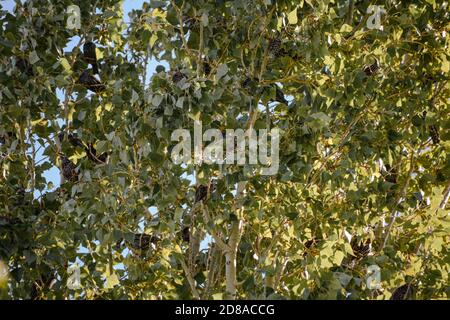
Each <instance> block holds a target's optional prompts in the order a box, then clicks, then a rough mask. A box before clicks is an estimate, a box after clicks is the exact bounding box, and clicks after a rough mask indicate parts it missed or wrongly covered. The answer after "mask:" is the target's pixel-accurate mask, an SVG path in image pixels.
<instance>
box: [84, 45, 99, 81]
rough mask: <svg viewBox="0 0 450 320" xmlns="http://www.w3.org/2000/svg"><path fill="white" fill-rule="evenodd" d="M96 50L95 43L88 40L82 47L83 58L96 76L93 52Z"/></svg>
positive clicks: (96, 65) (96, 68) (95, 58)
mask: <svg viewBox="0 0 450 320" xmlns="http://www.w3.org/2000/svg"><path fill="white" fill-rule="evenodd" d="M96 48H97V47H96V46H95V43H93V42H92V41H91V40H89V39H88V41H86V42H85V43H84V45H83V58H84V60H85V61H86V62H87V63H89V64H90V65H91V66H92V71H93V73H94V74H98V62H97V53H96V51H95V49H96Z"/></svg>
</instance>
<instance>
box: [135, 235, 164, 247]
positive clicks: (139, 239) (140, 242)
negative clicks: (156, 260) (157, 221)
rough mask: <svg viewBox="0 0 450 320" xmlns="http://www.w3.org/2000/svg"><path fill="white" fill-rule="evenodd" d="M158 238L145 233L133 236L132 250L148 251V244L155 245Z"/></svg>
mask: <svg viewBox="0 0 450 320" xmlns="http://www.w3.org/2000/svg"><path fill="white" fill-rule="evenodd" d="M158 241H159V238H158V237H156V236H151V235H148V234H145V233H137V234H135V235H134V241H133V248H134V249H139V250H148V248H150V244H151V243H153V244H156V243H157V242H158Z"/></svg>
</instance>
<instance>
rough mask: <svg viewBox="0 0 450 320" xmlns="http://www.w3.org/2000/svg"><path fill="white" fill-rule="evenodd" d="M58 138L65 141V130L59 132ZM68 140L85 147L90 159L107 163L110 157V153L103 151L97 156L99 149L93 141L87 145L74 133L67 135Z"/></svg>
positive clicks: (75, 145)
mask: <svg viewBox="0 0 450 320" xmlns="http://www.w3.org/2000/svg"><path fill="white" fill-rule="evenodd" d="M58 138H59V141H61V142H63V141H64V132H61V133H60V134H58ZM67 140H69V142H70V144H71V145H72V146H74V147H80V148H83V149H84V151H85V152H86V155H87V157H88V159H89V160H90V161H92V162H95V163H105V162H106V160H107V158H108V154H107V153H102V154H101V155H99V156H97V150H96V149H95V147H94V145H93V144H92V143H89V144H88V145H87V146H86V145H85V144H84V143H83V141H81V140H80V139H78V138H77V137H75V136H74V135H73V134H70V133H69V134H68V135H67Z"/></svg>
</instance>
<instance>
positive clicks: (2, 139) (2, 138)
mask: <svg viewBox="0 0 450 320" xmlns="http://www.w3.org/2000/svg"><path fill="white" fill-rule="evenodd" d="M16 137H17V136H16V135H15V133H14V132H11V131H9V132H6V133H5V134H3V135H0V145H3V144H6V143H9V142H11V140H13V139H14V138H16Z"/></svg>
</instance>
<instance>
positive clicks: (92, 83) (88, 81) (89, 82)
mask: <svg viewBox="0 0 450 320" xmlns="http://www.w3.org/2000/svg"><path fill="white" fill-rule="evenodd" d="M77 84H81V85H83V86H84V87H86V89H88V90H90V91H92V92H95V93H101V92H103V91H105V89H106V87H105V85H104V84H103V83H101V82H100V81H99V80H97V78H95V77H94V76H93V75H91V74H90V73H89V71H88V70H84V71H83V73H82V74H81V76H80V78H79V79H78V81H77Z"/></svg>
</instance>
